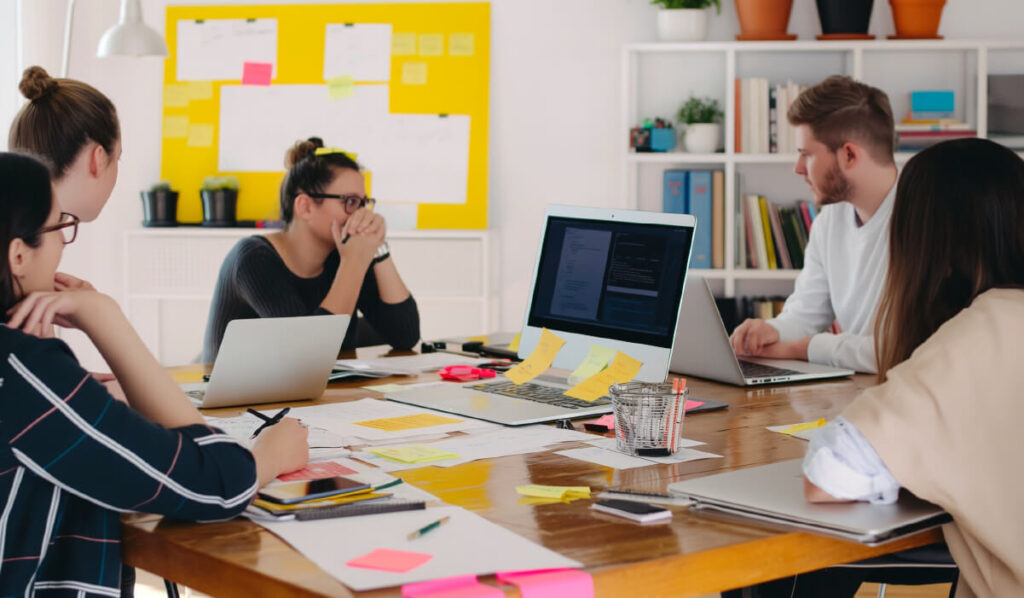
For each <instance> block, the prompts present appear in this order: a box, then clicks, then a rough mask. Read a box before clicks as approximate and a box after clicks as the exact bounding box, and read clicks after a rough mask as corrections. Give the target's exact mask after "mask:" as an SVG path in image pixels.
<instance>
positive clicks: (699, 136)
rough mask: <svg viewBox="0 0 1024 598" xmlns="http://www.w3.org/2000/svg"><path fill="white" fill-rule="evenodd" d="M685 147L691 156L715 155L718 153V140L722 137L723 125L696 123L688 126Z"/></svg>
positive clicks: (684, 139) (684, 140)
mask: <svg viewBox="0 0 1024 598" xmlns="http://www.w3.org/2000/svg"><path fill="white" fill-rule="evenodd" d="M683 135H684V137H683V145H684V146H685V147H686V151H688V152H690V153H691V154H713V153H715V152H716V151H718V140H719V139H721V137H722V125H720V124H718V123H694V124H692V125H686V131H685V132H684V133H683Z"/></svg>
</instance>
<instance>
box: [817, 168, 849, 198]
mask: <svg viewBox="0 0 1024 598" xmlns="http://www.w3.org/2000/svg"><path fill="white" fill-rule="evenodd" d="M818 191H819V195H820V200H819V201H820V202H821V205H823V206H827V205H831V204H834V203H839V202H843V201H848V200H849V199H850V196H851V195H853V185H851V184H850V180H849V179H848V178H846V177H845V176H844V175H843V171H841V170H839V164H837V163H835V162H833V163H832V167H831V168H829V169H828V172H826V173H825V180H824V181H822V183H821V185H820V186H819V187H818Z"/></svg>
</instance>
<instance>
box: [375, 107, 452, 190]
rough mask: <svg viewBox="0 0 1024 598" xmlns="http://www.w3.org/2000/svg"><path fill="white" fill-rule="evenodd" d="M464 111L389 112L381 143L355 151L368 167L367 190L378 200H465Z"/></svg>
mask: <svg viewBox="0 0 1024 598" xmlns="http://www.w3.org/2000/svg"><path fill="white" fill-rule="evenodd" d="M469 127H470V120H469V116H467V115H462V114H452V115H449V116H446V117H443V118H442V117H440V116H437V115H429V114H394V115H392V116H391V118H390V119H389V121H388V125H387V128H386V133H385V136H386V138H387V140H388V141H387V143H383V144H382V143H380V141H382V140H383V139H378V140H376V141H377V142H378V143H376V144H375V145H374V146H371V147H372V150H371V151H366V152H361V153H360V155H359V158H360V160H361V161H364V160H365V163H366V166H367V168H369V169H370V170H371V171H372V172H373V195H374V197H379V198H381V199H382V200H384V201H388V200H391V201H396V202H413V203H432V204H460V203H466V182H467V180H468V178H469Z"/></svg>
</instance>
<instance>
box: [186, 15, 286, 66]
mask: <svg viewBox="0 0 1024 598" xmlns="http://www.w3.org/2000/svg"><path fill="white" fill-rule="evenodd" d="M177 46H178V50H177V52H178V55H177V73H176V74H177V77H176V78H177V80H178V81H196V80H198V81H223V80H228V81H237V80H238V78H239V75H241V74H242V72H243V64H244V63H246V62H262V63H271V64H274V63H276V62H277V19H205V20H187V19H181V20H179V21H178V44H177Z"/></svg>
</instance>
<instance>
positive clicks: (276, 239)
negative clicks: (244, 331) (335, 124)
mask: <svg viewBox="0 0 1024 598" xmlns="http://www.w3.org/2000/svg"><path fill="white" fill-rule="evenodd" d="M285 167H286V168H288V172H287V174H286V175H285V177H284V181H282V183H281V195H280V201H281V219H282V220H283V221H284V223H285V228H284V230H283V231H281V232H277V233H271V234H268V235H264V236H252V237H248V238H245V239H242V240H241V241H239V242H238V244H236V245H235V247H234V248H233V249H232V250H231V252H230V253H228V255H227V257H225V258H224V263H223V264H222V265H221V269H220V274H219V276H218V277H217V287H216V289H215V290H214V294H213V302H212V303H211V305H210V316H209V318H208V320H207V322H206V338H205V341H204V343H203V357H202V360H203V361H205V362H212V361H214V360H215V359H216V357H217V352H218V350H219V349H220V343H221V340H222V339H223V338H224V330H225V329H226V328H227V325H228V322H230V321H231V320H235V319H239V318H271V317H290V316H306V315H316V314H351V315H352V316H353V317H352V323H351V324H350V325H349V329H348V333H347V334H346V335H345V340H344V342H343V343H342V348H343V349H348V348H354V347H356V346H362V345H366V344H376V343H379V342H385V343H387V344H390V345H391V346H393V347H394V348H396V349H409V348H411V347H412V346H413V345H415V344H416V341H417V340H419V337H420V319H419V312H418V310H417V309H416V301H415V300H414V299H413V298H412V295H411V294H410V293H409V289H407V288H406V286H405V283H403V282H402V278H401V277H400V276H399V275H398V270H397V268H396V267H395V263H394V260H392V259H391V254H390V252H389V250H388V244H387V240H386V234H387V226H386V223H385V222H384V218H383V217H381V216H380V214H376V213H374V212H373V210H372V209H373V204H374V200H373V199H372V198H368V197H367V196H366V185H365V183H364V182H363V175H362V173H361V172H360V167H359V164H358V163H356V161H355V160H353V159H352V158H351V157H350V156H349V155H348V154H346V153H344V152H342V151H340V150H334V149H330V148H325V147H324V144H323V141H322V140H321V139H320V138H317V137H311V138H309V139H307V140H306V141H299V142H297V143H296V144H295V145H294V146H292V147H291V148H290V149H289V150H288V152H287V154H286V155H285ZM357 310H358V311H359V312H360V313H361V314H362V315H363V316H364V318H365V320H366V321H365V322H364V320H363V319H361V318H358V317H357V315H356V311H357ZM367 324H368V326H367Z"/></svg>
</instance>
